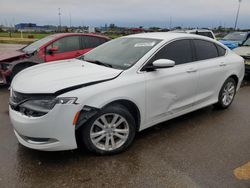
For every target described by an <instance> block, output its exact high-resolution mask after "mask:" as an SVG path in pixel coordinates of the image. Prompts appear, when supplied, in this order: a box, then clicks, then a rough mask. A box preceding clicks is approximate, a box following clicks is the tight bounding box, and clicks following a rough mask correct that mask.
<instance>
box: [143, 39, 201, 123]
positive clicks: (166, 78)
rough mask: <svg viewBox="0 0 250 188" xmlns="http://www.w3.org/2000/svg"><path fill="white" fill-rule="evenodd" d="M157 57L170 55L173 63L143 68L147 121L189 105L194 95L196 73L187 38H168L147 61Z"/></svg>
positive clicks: (178, 110)
mask: <svg viewBox="0 0 250 188" xmlns="http://www.w3.org/2000/svg"><path fill="white" fill-rule="evenodd" d="M157 59H171V60H173V61H175V63H176V65H175V66H174V67H171V68H164V69H157V70H155V71H151V72H150V71H147V72H145V79H146V94H147V95H146V105H147V107H146V110H147V112H146V113H147V118H148V119H147V121H148V122H152V121H158V120H159V119H161V118H166V117H167V116H168V115H170V114H175V113H178V112H181V111H183V110H186V109H188V108H190V107H191V106H192V104H193V102H194V99H195V96H196V89H197V82H198V75H197V66H196V64H195V63H193V51H192V46H191V42H190V40H187V39H183V40H178V41H174V42H171V43H170V44H168V45H166V46H165V47H163V48H162V49H161V50H160V51H159V52H158V53H156V55H155V56H154V57H153V58H152V59H151V60H150V61H149V63H148V64H149V65H150V64H152V63H153V62H154V61H155V60H157Z"/></svg>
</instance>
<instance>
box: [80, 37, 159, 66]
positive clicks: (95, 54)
mask: <svg viewBox="0 0 250 188" xmlns="http://www.w3.org/2000/svg"><path fill="white" fill-rule="evenodd" d="M160 41H161V40H157V39H144V38H119V39H115V40H112V41H110V42H107V43H105V44H103V45H101V46H99V47H97V48H95V49H94V50H92V51H90V52H89V53H87V54H85V55H84V56H83V58H80V59H83V60H84V61H88V62H92V63H97V64H100V65H106V66H109V67H113V68H117V69H122V70H125V69H128V68H129V67H131V66H133V65H134V64H135V63H136V62H137V61H138V60H140V59H141V58H142V57H143V56H144V55H145V54H146V53H147V52H149V50H151V49H152V48H153V47H154V46H155V45H157V44H158V43H159V42H160Z"/></svg>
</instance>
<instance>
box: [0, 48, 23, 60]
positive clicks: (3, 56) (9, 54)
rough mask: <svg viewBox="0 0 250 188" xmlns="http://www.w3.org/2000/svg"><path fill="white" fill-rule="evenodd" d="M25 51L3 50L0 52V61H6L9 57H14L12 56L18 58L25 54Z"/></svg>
mask: <svg viewBox="0 0 250 188" xmlns="http://www.w3.org/2000/svg"><path fill="white" fill-rule="evenodd" d="M25 55H26V53H24V52H22V51H18V50H17V51H10V52H3V53H1V54H0V62H1V61H7V60H9V59H14V58H18V57H20V56H25Z"/></svg>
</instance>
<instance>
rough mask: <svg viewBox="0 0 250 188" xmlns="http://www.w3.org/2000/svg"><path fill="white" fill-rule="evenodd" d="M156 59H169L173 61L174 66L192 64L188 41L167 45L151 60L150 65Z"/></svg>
mask: <svg viewBox="0 0 250 188" xmlns="http://www.w3.org/2000/svg"><path fill="white" fill-rule="evenodd" d="M157 59H170V60H173V61H175V63H176V65H179V64H184V63H188V62H192V61H193V55H192V48H191V44H190V40H178V41H174V42H172V43H170V44H168V45H167V46H165V47H164V48H162V49H161V50H160V51H159V52H158V53H157V54H156V55H155V56H154V57H153V58H152V60H151V61H150V63H153V61H155V60H157Z"/></svg>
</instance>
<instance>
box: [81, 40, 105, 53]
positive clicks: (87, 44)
mask: <svg viewBox="0 0 250 188" xmlns="http://www.w3.org/2000/svg"><path fill="white" fill-rule="evenodd" d="M105 42H107V39H105V38H101V37H95V36H81V43H82V49H81V51H80V53H81V54H85V53H87V52H88V51H90V50H92V49H93V48H96V47H97V46H100V45H101V44H103V43H105Z"/></svg>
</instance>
